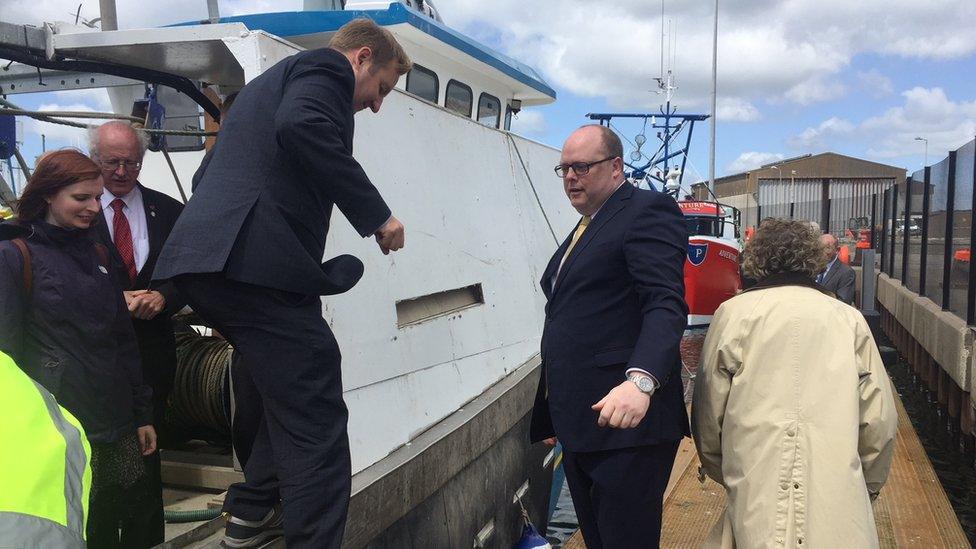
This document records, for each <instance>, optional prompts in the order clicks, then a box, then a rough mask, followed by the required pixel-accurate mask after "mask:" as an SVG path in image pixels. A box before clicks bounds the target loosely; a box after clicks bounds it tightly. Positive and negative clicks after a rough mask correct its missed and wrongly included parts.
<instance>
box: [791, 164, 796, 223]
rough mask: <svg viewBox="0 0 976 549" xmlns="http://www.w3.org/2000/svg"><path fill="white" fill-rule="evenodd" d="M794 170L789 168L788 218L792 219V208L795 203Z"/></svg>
mask: <svg viewBox="0 0 976 549" xmlns="http://www.w3.org/2000/svg"><path fill="white" fill-rule="evenodd" d="M795 178H796V170H790V219H793V208H794V205H795V204H796V180H795Z"/></svg>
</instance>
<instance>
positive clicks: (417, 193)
mask: <svg viewBox="0 0 976 549" xmlns="http://www.w3.org/2000/svg"><path fill="white" fill-rule="evenodd" d="M333 4H338V2H334V3H333ZM343 7H344V9H342V8H343ZM336 8H337V9H333V10H319V11H302V12H289V13H271V14H255V15H245V16H237V17H227V18H220V17H218V16H214V17H212V18H211V19H209V20H206V21H198V22H187V23H183V24H178V25H173V26H169V27H163V28H152V29H130V30H103V31H100V32H99V31H97V30H93V29H91V28H88V27H86V26H83V25H74V24H65V23H43V24H42V23H41V22H38V24H37V26H24V25H14V24H8V23H3V22H0V59H9V60H11V61H13V62H14V64H12V65H11V66H9V67H8V70H7V71H6V72H4V73H2V74H0V86H2V88H3V90H4V91H5V92H6V93H8V100H7V102H6V103H4V104H3V106H4V107H5V108H7V109H8V110H10V112H14V111H13V110H11V109H16V104H15V103H14V100H15V99H16V97H17V96H16V94H18V93H37V92H50V91H56V90H68V89H82V88H101V87H104V88H106V89H108V91H109V96H110V98H111V103H112V107H113V111H114V115H118V116H124V117H128V115H129V114H130V113H132V112H133V105H134V104H136V105H141V107H140V110H139V112H145V113H148V115H147V116H146V118H145V120H143V122H144V124H146V126H147V127H148V128H149V129H150V130H156V131H155V132H154V135H163V133H161V132H169V133H168V134H166V140H165V142H164V141H162V140H160V139H156V140H154V142H155V144H156V145H155V146H156V149H157V150H155V151H154V152H150V153H149V154H147V157H146V159H145V161H144V167H143V170H142V173H141V176H140V181H141V182H142V183H143V184H146V185H148V186H150V187H153V188H155V189H157V190H161V191H163V192H167V193H168V194H170V195H172V196H174V197H178V198H179V197H184V196H189V195H190V190H189V189H187V188H186V184H185V183H186V182H188V181H189V180H190V178H191V176H192V174H193V172H194V171H195V170H196V168H197V166H198V165H199V163H200V160H201V159H202V157H203V155H204V152H205V148H206V144H205V140H204V136H203V135H202V132H203V131H204V130H216V129H217V128H218V126H217V124H216V122H217V117H218V116H219V114H218V108H217V107H218V106H219V102H220V100H221V99H222V98H223V97H225V96H227V95H228V94H230V93H232V92H233V91H236V90H237V89H240V88H241V87H242V86H243V85H245V84H246V83H247V82H248V81H249V80H251V79H253V78H254V77H256V76H257V75H259V74H260V73H261V72H262V71H264V70H265V69H267V68H269V67H271V66H272V65H273V64H274V63H276V62H277V61H279V60H281V59H283V58H285V57H287V56H288V55H291V54H292V53H295V52H297V51H300V50H302V49H304V48H314V47H323V46H325V45H326V44H327V42H328V39H329V38H330V36H331V35H332V33H334V32H335V31H336V30H337V29H338V28H339V27H341V26H342V25H343V24H345V23H347V22H348V21H350V20H352V19H353V18H356V17H369V18H371V19H373V20H374V21H376V22H377V23H378V24H380V25H382V26H384V27H386V28H388V29H389V30H390V31H391V32H392V33H393V34H394V35H395V36H396V37H397V39H398V40H399V41H400V42H401V44H403V46H404V47H405V49H406V51H407V53H408V54H409V55H410V57H411V58H412V59H413V60H414V62H415V63H416V65H415V66H414V69H413V70H412V71H411V72H410V73H408V74H407V75H405V76H404V77H403V78H401V79H400V81H399V83H398V84H397V88H396V90H394V91H393V92H392V93H391V94H390V95H389V96H388V97H387V99H386V100H385V101H384V103H383V110H382V113H381V114H379V115H372V114H371V113H366V114H362V115H360V116H357V117H356V123H357V126H358V127H357V131H356V139H355V150H356V157H357V159H358V160H359V161H360V163H361V164H362V165H363V166H364V168H365V170H366V172H367V173H368V174H369V175H370V177H371V179H372V180H373V182H374V183H375V184H376V185H377V187H378V188H379V190H380V192H381V193H382V194H383V195H384V197H385V198H386V200H387V202H388V203H389V204H390V205H391V207H392V209H393V211H395V212H396V215H397V216H398V218H400V219H401V220H403V221H404V223H405V225H406V227H407V235H408V240H407V247H406V249H405V250H404V251H402V252H400V253H398V254H395V255H391V256H383V255H381V254H379V253H377V251H376V249H375V244H373V243H372V242H371V241H366V240H363V239H362V238H360V237H359V236H358V235H357V234H356V233H355V231H354V230H353V229H352V228H351V227H350V226H349V225H348V224H347V223H344V222H342V221H336V220H333V222H332V223H331V227H332V230H330V232H329V242H328V244H327V246H326V249H327V250H328V251H329V253H331V254H334V253H339V252H337V250H341V252H344V253H352V254H355V255H356V256H358V257H359V258H361V259H362V260H363V262H364V263H365V267H366V271H365V275H364V276H363V278H362V281H361V282H360V283H359V284H358V285H357V287H356V288H354V289H353V290H352V291H350V292H348V293H346V294H343V295H339V296H333V297H329V298H327V299H326V300H325V302H324V306H323V311H322V314H323V316H324V318H325V319H326V320H327V321H328V322H329V324H330V326H331V327H332V329H333V331H334V332H335V335H336V338H337V340H338V341H339V342H340V345H341V347H342V350H343V372H342V373H343V375H342V378H343V384H344V387H343V389H344V396H345V400H346V403H347V405H348V408H349V437H350V444H351V451H352V464H353V473H354V477H353V498H352V501H351V505H350V517H349V522H348V526H347V531H346V537H345V545H346V546H349V547H363V546H394V547H399V546H408V545H409V544H411V543H414V544H415V543H416V540H418V539H423V540H425V544H426V546H429V547H461V546H474V547H488V546H492V547H500V546H510V545H511V543H512V541H514V540H515V539H517V537H518V536H519V534H520V533H521V531H522V526H523V524H524V517H526V516H527V517H529V518H531V520H532V521H534V522H535V523H536V525H537V526H540V527H541V528H544V527H545V519H546V508H547V506H548V499H549V487H550V483H551V478H552V462H553V459H554V457H553V453H552V451H551V449H550V448H548V447H545V446H544V445H535V446H530V445H529V443H528V434H527V433H528V421H529V415H528V414H529V413H530V411H531V407H532V403H533V396H534V394H535V389H536V386H537V382H538V376H539V357H538V349H539V339H540V336H541V327H542V324H543V309H544V300H545V298H544V296H543V294H542V292H541V290H540V287H539V285H538V280H539V279H540V277H541V274H542V271H543V270H544V268H545V262H546V259H547V258H548V257H549V256H550V255H551V253H552V251H553V250H554V249H555V248H556V247H557V246H558V244H559V241H560V239H561V238H562V236H563V235H565V234H568V233H569V232H570V231H571V230H572V227H573V226H574V224H575V222H576V220H577V219H578V215H577V214H576V212H575V211H573V210H572V208H571V207H570V205H569V202H568V201H567V200H566V197H565V195H564V193H563V191H562V187H561V185H559V184H558V182H557V181H556V180H555V179H554V176H553V174H552V167H553V166H554V165H556V164H557V163H558V162H559V151H558V150H556V149H554V148H552V147H549V146H546V145H543V144H540V143H537V142H534V141H532V140H529V139H526V138H524V137H520V136H518V135H516V134H513V133H511V132H510V131H508V130H509V129H510V127H511V121H512V119H513V117H515V116H517V114H518V112H519V111H520V110H521V109H523V108H527V107H532V106H535V105H544V104H547V103H551V102H552V101H554V100H555V99H556V94H555V92H554V91H553V90H552V88H551V87H549V85H548V84H546V82H545V81H544V80H543V79H542V78H541V77H540V76H539V75H538V73H536V72H535V71H534V70H533V69H531V68H530V67H527V66H526V65H523V64H521V63H519V62H518V61H515V60H513V59H511V58H509V57H507V56H505V55H502V54H500V53H498V52H496V51H494V50H492V49H491V48H489V47H487V46H485V45H483V44H481V43H479V42H477V41H475V40H473V39H471V38H470V37H468V36H465V35H463V34H461V33H460V32H458V31H456V30H454V29H452V28H451V27H449V26H448V25H447V24H445V23H444V22H443V21H442V20H441V18H440V17H439V15H438V14H437V12H436V10H435V9H433V7H432V6H431V5H430V3H429V2H418V1H415V0H405V1H403V2H352V1H350V2H346V3H345V6H340V5H337V6H336ZM103 23H104V21H103ZM18 112H19V111H18ZM0 114H2V112H0ZM27 114H32V115H34V116H39V115H38V114H37V113H27ZM46 116H47V119H48V120H50V119H52V118H57V117H56V116H55V117H52V116H51V115H50V114H47V115H46ZM59 120H63V118H59ZM323 221H325V220H323ZM184 354H186V355H190V354H192V353H184ZM225 355H226V353H225ZM227 362H228V360H226V358H219V357H218V358H214V359H211V360H209V361H208V362H207V364H209V365H210V367H211V370H210V371H212V372H214V371H215V373H214V374H213V375H214V379H215V382H214V383H213V385H214V386H216V387H217V388H218V389H217V390H218V392H219V391H220V388H221V387H226V385H227V383H226V372H227ZM186 366H187V365H186V364H181V368H182V367H186ZM174 398H176V397H174ZM207 398H209V397H207ZM218 398H219V399H220V402H223V400H224V399H223V397H218ZM183 400H184V401H189V402H191V403H192V402H195V401H196V400H198V399H196V398H186V395H185V394H184V399H183ZM227 400H230V399H229V398H228V399H227ZM214 408H215V410H216V412H215V414H216V415H217V416H218V419H221V418H220V416H221V414H224V416H226V415H227V410H226V409H225V407H223V406H221V405H220V403H218V405H217V406H215V407H214ZM225 419H226V417H224V418H223V420H225ZM163 459H164V462H165V463H164V481H167V482H168V483H170V484H171V485H179V486H180V487H183V488H187V487H188V488H190V489H199V490H215V491H219V490H221V489H226V486H227V485H228V483H230V482H233V481H235V480H239V479H240V478H241V475H240V472H239V471H238V470H235V468H234V467H233V462H232V457H231V456H230V454H229V453H227V452H226V451H225V450H222V449H220V448H214V447H213V445H210V444H203V443H200V444H199V445H197V446H192V447H191V446H183V447H179V448H168V449H167V448H164V449H163ZM486 479H491V480H490V482H488V481H486ZM201 497H203V498H209V499H210V500H212V499H213V497H212V496H201ZM190 500H191V501H207V500H206V499H203V500H201V499H194V498H190ZM211 503H213V502H211ZM194 518H199V517H196V516H194ZM221 521H222V519H221V518H217V519H214V520H211V521H209V522H203V523H197V524H194V525H193V526H192V527H189V528H184V530H185V531H184V532H180V533H179V535H176V534H173V536H175V537H173V539H171V540H170V543H171V546H173V547H181V546H188V545H190V544H199V543H204V544H206V543H210V542H207V541H206V540H207V539H208V536H210V537H211V538H213V536H215V535H216V534H217V533H218V531H219V530H220V528H221V525H222V522H221Z"/></svg>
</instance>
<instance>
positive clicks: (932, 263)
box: [880, 140, 976, 324]
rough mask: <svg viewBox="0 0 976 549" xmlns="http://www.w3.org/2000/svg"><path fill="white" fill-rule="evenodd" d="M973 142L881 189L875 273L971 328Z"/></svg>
mask: <svg viewBox="0 0 976 549" xmlns="http://www.w3.org/2000/svg"><path fill="white" fill-rule="evenodd" d="M974 187H976V140H973V141H970V142H969V143H967V144H966V145H964V146H963V147H961V148H959V149H957V150H955V151H950V152H949V155H948V156H947V157H946V158H945V159H943V160H942V161H941V162H937V163H935V164H933V165H931V166H926V167H925V168H924V169H922V170H919V171H917V172H915V173H913V174H912V175H911V176H910V177H909V178H908V179H907V180H906V181H905V183H904V184H900V185H898V186H896V187H892V188H890V189H888V190H886V191H884V193H883V196H882V202H883V204H882V207H881V211H882V214H881V216H882V224H881V227H882V228H883V231H882V232H883V235H882V238H881V241H880V248H881V270H882V272H884V273H886V274H888V275H889V276H891V277H894V278H896V279H898V280H901V281H902V284H904V285H905V286H906V287H907V288H909V289H910V290H912V291H914V292H917V293H918V294H920V295H924V296H925V297H927V298H929V299H931V300H932V301H933V302H935V303H937V304H939V305H940V306H941V307H942V309H943V310H946V311H952V312H953V313H954V314H956V315H958V316H959V317H960V318H962V319H964V320H966V322H967V323H968V324H976V270H974V269H971V268H970V265H971V262H972V259H971V255H972V243H973V240H974V238H976V234H974V230H976V227H974V225H973V216H974V213H976V193H974V192H973V189H974Z"/></svg>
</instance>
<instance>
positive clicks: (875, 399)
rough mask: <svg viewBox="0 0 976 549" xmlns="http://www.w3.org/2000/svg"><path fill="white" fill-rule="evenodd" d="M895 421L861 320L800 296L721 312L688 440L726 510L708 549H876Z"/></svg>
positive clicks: (847, 310) (808, 293)
mask: <svg viewBox="0 0 976 549" xmlns="http://www.w3.org/2000/svg"><path fill="white" fill-rule="evenodd" d="M896 428H897V414H896V411H895V404H894V400H893V398H892V386H891V381H890V380H889V379H888V374H887V372H886V371H885V368H884V365H883V364H882V362H881V356H880V355H879V353H878V348H877V346H876V345H875V342H874V339H873V337H872V336H871V332H870V329H869V328H868V326H867V323H866V322H865V320H864V318H863V317H862V316H861V314H860V313H859V312H858V311H857V310H855V309H854V308H852V307H850V306H848V305H845V304H844V303H841V302H840V301H838V300H836V299H834V298H833V297H830V296H828V295H825V294H823V293H821V292H820V291H818V290H816V289H813V288H807V287H802V286H780V287H772V288H766V289H761V290H753V291H749V292H745V293H743V294H740V295H738V296H736V297H734V298H732V299H730V300H729V301H727V302H726V303H724V304H723V305H722V306H721V307H720V308H719V310H718V311H717V312H716V314H715V316H714V318H713V321H712V325H711V327H710V328H709V331H708V336H707V338H706V339H705V344H704V349H703V351H702V358H701V365H700V367H699V371H698V375H697V378H696V386H695V394H694V401H693V405H692V431H693V433H694V438H695V444H696V445H697V448H698V455H699V457H700V458H701V462H702V466H703V469H704V472H705V473H706V474H708V476H709V477H711V478H713V479H715V480H716V481H717V482H719V483H720V484H722V485H723V486H725V488H726V490H727V492H728V507H727V509H726V512H725V515H724V517H723V518H722V520H720V521H719V523H718V525H717V526H716V529H715V530H714V531H713V532H712V536H711V538H710V539H709V542H708V543H707V544H706V546H707V547H739V548H741V549H756V548H762V547H801V548H802V547H810V548H812V549H819V548H821V547H822V548H829V549H833V548H835V547H845V548H848V547H849V548H860V547H878V536H877V531H876V529H875V525H874V514H873V512H872V510H871V497H870V496H873V495H876V494H877V493H878V491H880V490H881V487H882V486H883V485H884V483H885V480H886V479H887V477H888V470H889V468H890V467H891V455H892V452H893V450H894V439H895V432H896Z"/></svg>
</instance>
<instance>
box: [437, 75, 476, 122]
mask: <svg viewBox="0 0 976 549" xmlns="http://www.w3.org/2000/svg"><path fill="white" fill-rule="evenodd" d="M473 104H474V93H473V92H472V91H471V86H468V85H467V84H462V83H461V82H458V81H457V80H451V81H450V82H448V83H447V91H446V92H445V94H444V106H445V107H447V110H449V111H454V112H456V113H458V114H460V115H462V116H467V117H468V118H471V106H472V105H473Z"/></svg>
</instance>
